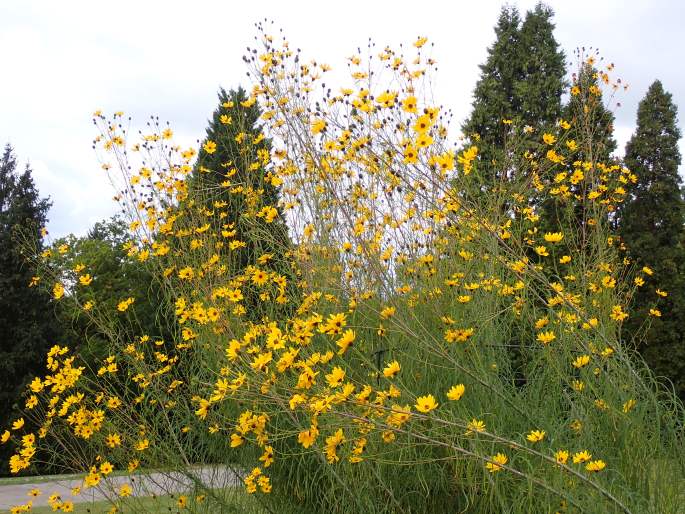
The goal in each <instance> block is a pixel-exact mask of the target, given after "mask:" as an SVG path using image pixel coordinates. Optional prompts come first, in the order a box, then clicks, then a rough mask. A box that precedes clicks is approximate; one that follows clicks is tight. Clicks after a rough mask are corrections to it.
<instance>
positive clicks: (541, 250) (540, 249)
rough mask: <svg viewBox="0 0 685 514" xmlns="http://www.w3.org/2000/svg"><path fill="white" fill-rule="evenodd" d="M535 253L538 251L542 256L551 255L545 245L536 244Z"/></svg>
mask: <svg viewBox="0 0 685 514" xmlns="http://www.w3.org/2000/svg"><path fill="white" fill-rule="evenodd" d="M535 253H537V254H538V255H539V256H540V257H547V256H548V255H549V252H548V251H547V248H545V247H544V246H536V247H535Z"/></svg>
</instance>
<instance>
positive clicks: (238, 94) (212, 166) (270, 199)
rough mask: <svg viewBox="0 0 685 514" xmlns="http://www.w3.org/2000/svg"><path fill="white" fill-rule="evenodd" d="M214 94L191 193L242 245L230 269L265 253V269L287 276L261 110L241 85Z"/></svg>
mask: <svg viewBox="0 0 685 514" xmlns="http://www.w3.org/2000/svg"><path fill="white" fill-rule="evenodd" d="M218 96H219V105H218V107H217V108H216V109H215V111H214V113H213V115H212V119H211V120H210V122H209V126H208V127H207V130H206V137H205V140H204V141H203V144H202V145H201V149H200V152H199V154H198V159H197V163H196V166H195V169H194V170H193V177H192V179H191V188H192V189H193V190H194V194H193V195H192V196H193V197H194V198H200V199H202V200H201V202H203V203H204V205H205V206H206V207H207V209H208V210H210V211H213V212H214V216H213V220H214V221H213V223H214V227H213V229H214V230H215V231H216V233H218V234H224V235H228V236H227V238H226V241H232V240H237V241H242V242H243V243H245V244H246V246H245V247H244V248H241V249H240V251H237V252H230V255H231V259H230V262H228V263H227V264H228V267H229V269H230V270H231V272H232V273H239V272H240V271H241V270H243V269H245V267H246V266H248V265H255V263H256V260H257V259H258V258H259V257H260V256H263V255H265V254H268V255H270V256H271V258H270V259H269V260H268V261H267V262H266V263H265V265H264V266H263V267H265V268H268V269H271V270H273V271H276V272H278V273H280V274H281V275H285V276H287V277H290V273H291V269H290V264H289V263H290V261H289V260H288V259H287V258H286V254H287V253H288V251H289V250H290V248H291V243H290V238H289V235H288V229H287V226H286V224H285V221H284V219H283V217H282V215H281V214H282V213H281V212H280V209H279V207H278V201H279V198H280V195H279V187H278V185H279V182H278V179H277V178H276V177H274V176H273V175H272V174H271V173H270V172H269V163H270V151H271V141H270V140H269V139H268V138H266V137H265V135H264V133H263V132H262V130H261V126H260V124H259V119H260V116H261V110H260V108H259V106H258V105H257V103H256V102H254V101H253V100H250V99H249V98H248V96H247V95H246V93H245V91H244V90H243V89H242V88H239V89H238V90H231V91H229V92H226V91H225V90H224V89H221V90H220V91H219V95H218ZM268 206H270V207H273V208H274V209H275V211H273V212H276V213H277V215H276V216H272V217H269V216H265V215H263V214H264V213H263V212H262V215H258V213H259V211H260V210H262V209H264V208H265V207H268ZM290 282H291V281H290V280H288V284H289V285H288V287H290V286H291V285H292V284H290ZM258 303H259V302H255V304H258ZM246 304H248V305H249V304H250V302H249V299H248V301H246ZM255 315H258V313H255Z"/></svg>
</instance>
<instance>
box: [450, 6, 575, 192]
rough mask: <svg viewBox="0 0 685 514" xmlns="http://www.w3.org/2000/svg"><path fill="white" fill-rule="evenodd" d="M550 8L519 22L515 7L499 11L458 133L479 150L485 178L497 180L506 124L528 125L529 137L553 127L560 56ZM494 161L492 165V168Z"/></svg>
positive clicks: (557, 112)
mask: <svg viewBox="0 0 685 514" xmlns="http://www.w3.org/2000/svg"><path fill="white" fill-rule="evenodd" d="M553 15H554V13H553V11H552V9H550V8H549V7H547V6H545V5H544V4H541V3H539V4H537V6H536V7H535V8H534V9H533V10H532V11H528V12H527V13H526V16H525V19H524V20H523V22H522V23H521V18H520V16H519V13H518V11H517V10H516V8H513V7H507V6H505V7H503V8H502V11H501V12H500V17H499V20H498V23H497V26H496V27H495V34H496V40H495V43H494V44H493V45H492V46H491V47H490V48H489V49H488V58H487V60H486V62H485V64H483V65H481V77H480V79H479V80H478V83H477V84H476V88H475V90H474V93H473V97H474V100H473V111H472V113H471V116H470V117H469V119H468V120H467V121H466V122H465V123H464V125H463V127H462V129H463V131H464V134H465V135H467V136H469V137H471V138H472V139H473V138H474V134H477V135H478V136H477V137H476V138H475V139H477V141H476V144H477V145H478V147H479V153H480V154H481V159H480V170H481V173H483V174H484V176H485V178H487V179H490V178H501V177H502V173H503V170H500V171H499V172H498V171H496V170H497V168H498V165H497V163H500V164H501V163H502V162H503V160H504V151H505V149H504V147H505V142H506V137H507V133H508V131H509V130H510V126H509V125H508V123H504V120H511V121H512V122H513V123H515V124H516V125H517V126H520V127H523V126H526V125H527V126H530V127H532V128H533V129H534V132H533V136H532V137H538V133H539V132H540V131H541V130H544V128H545V127H548V126H550V125H553V124H554V123H555V122H556V121H557V119H558V118H559V116H560V114H561V112H562V104H561V95H562V92H563V89H564V87H565V79H564V76H565V73H566V69H565V57H564V53H563V51H561V49H560V48H559V44H558V43H557V41H556V39H555V38H554V24H553V23H552V17H553ZM493 161H494V164H493Z"/></svg>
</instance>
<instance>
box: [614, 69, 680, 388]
mask: <svg viewBox="0 0 685 514" xmlns="http://www.w3.org/2000/svg"><path fill="white" fill-rule="evenodd" d="M679 139H680V130H679V129H678V127H677V108H676V106H675V104H674V103H673V101H672V99H671V95H670V93H667V92H666V91H664V88H663V86H662V85H661V82H659V81H658V80H657V81H655V82H654V83H653V84H652V85H651V86H650V88H649V90H648V91H647V94H646V95H645V97H644V98H643V100H642V101H641V102H640V105H639V108H638V112H637V129H636V131H635V133H634V134H633V136H632V138H631V139H630V141H629V142H628V144H627V145H626V156H625V164H626V166H627V167H628V168H629V169H630V170H631V171H632V172H633V173H635V174H636V175H637V178H638V180H637V183H636V184H634V185H632V187H631V188H630V190H629V198H628V199H627V200H626V202H625V205H624V206H623V208H622V211H621V213H620V219H619V233H620V235H621V237H622V239H623V241H624V243H625V245H626V246H627V250H628V255H629V256H630V257H631V258H633V259H634V260H635V263H636V265H637V266H639V267H641V266H645V265H646V266H649V267H651V268H652V269H653V270H654V275H652V276H648V275H645V279H646V284H645V285H644V286H643V287H641V288H639V289H638V290H637V292H636V295H635V301H634V313H633V315H632V316H631V318H630V319H629V320H628V322H627V323H626V336H628V337H629V336H632V337H635V338H636V339H637V340H638V341H640V347H639V348H640V351H641V353H642V355H643V357H644V358H645V360H646V361H647V363H648V364H649V365H650V367H651V368H652V369H653V370H654V372H655V373H656V374H657V375H661V376H666V377H668V378H669V379H670V380H672V381H673V383H674V385H675V388H676V390H677V392H678V393H679V395H680V396H681V398H684V399H685V332H684V331H683V327H685V246H684V245H683V235H684V233H683V224H684V223H685V200H684V199H683V195H682V192H681V185H682V180H681V178H680V176H679V174H678V166H679V165H680V162H681V155H680V152H679V150H678V140H679ZM656 288H661V289H664V290H666V291H668V292H669V296H668V297H667V298H665V299H659V297H658V295H656V294H655V289H656ZM655 304H656V307H657V308H658V309H659V310H660V311H661V313H662V317H661V318H654V317H652V318H651V326H649V327H643V328H644V329H645V330H644V332H642V331H641V330H640V328H641V325H642V323H643V322H644V320H645V319H647V318H648V317H649V316H648V313H649V309H650V308H651V307H654V306H655Z"/></svg>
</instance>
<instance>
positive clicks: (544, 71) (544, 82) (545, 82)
mask: <svg viewBox="0 0 685 514" xmlns="http://www.w3.org/2000/svg"><path fill="white" fill-rule="evenodd" d="M553 16H554V12H553V11H552V9H551V8H550V7H548V6H546V5H544V4H542V3H539V4H537V5H536V6H535V9H533V10H532V11H528V12H527V13H526V18H525V20H524V21H523V24H522V25H521V31H520V35H519V47H520V50H519V58H520V63H521V64H520V65H521V71H520V73H519V77H518V80H517V82H516V83H515V84H514V94H515V97H516V99H517V100H516V103H517V109H518V112H516V115H518V116H519V117H520V120H521V122H522V123H523V124H524V125H529V126H531V127H533V128H534V129H535V130H536V132H539V131H541V130H544V129H545V128H546V127H549V126H550V125H552V124H554V123H555V122H556V121H557V120H558V118H559V116H560V115H561V110H562V106H561V95H562V93H563V91H564V87H565V86H566V82H565V79H564V76H565V75H566V64H565V62H566V58H565V56H564V52H563V51H562V50H561V49H560V48H559V43H557V40H556V39H555V38H554V24H553V23H552V17H553Z"/></svg>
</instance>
